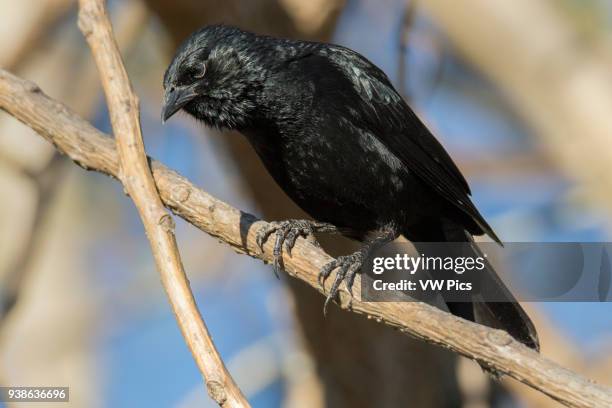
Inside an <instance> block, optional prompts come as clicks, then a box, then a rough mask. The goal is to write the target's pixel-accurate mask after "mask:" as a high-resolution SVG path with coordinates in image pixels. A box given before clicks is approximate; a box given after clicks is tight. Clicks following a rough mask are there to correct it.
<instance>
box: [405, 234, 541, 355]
mask: <svg viewBox="0 0 612 408" xmlns="http://www.w3.org/2000/svg"><path fill="white" fill-rule="evenodd" d="M404 235H405V236H406V237H407V238H409V239H410V240H411V241H412V242H413V243H414V244H415V247H416V249H417V251H419V253H422V248H419V247H423V246H425V244H422V242H462V243H466V242H467V243H468V245H469V251H470V252H472V251H473V253H474V256H475V257H482V259H484V260H485V268H484V269H483V270H482V271H481V272H480V273H482V276H481V277H480V280H479V283H480V288H481V291H480V292H481V293H486V294H487V299H499V301H495V302H488V301H485V300H484V298H483V297H482V295H481V294H475V295H471V297H470V298H469V299H466V301H465V302H450V301H448V300H446V299H445V301H446V303H447V306H448V309H449V311H450V312H451V313H452V314H454V315H456V316H459V317H462V318H464V319H467V320H471V321H473V322H476V323H480V324H483V325H485V326H489V327H492V328H495V329H502V330H505V331H507V332H508V333H509V334H510V335H511V336H512V337H514V338H515V339H516V340H518V341H520V342H521V343H523V344H525V345H526V346H528V347H530V348H532V349H534V350H536V351H539V350H540V344H539V341H538V334H537V332H536V329H535V327H534V325H533V323H532V322H531V319H530V318H529V316H528V315H527V313H526V312H525V311H524V310H523V308H522V307H521V305H520V304H519V303H518V302H517V301H516V299H515V298H514V296H512V294H511V293H510V291H509V290H508V288H506V286H505V285H504V283H503V282H502V280H501V279H500V278H499V276H498V275H497V273H496V272H495V270H494V269H493V266H492V265H491V264H490V263H489V262H487V261H486V258H485V257H484V256H483V254H482V252H481V251H480V248H478V245H476V243H475V242H474V239H473V238H472V235H471V234H470V233H468V232H467V231H465V230H464V229H463V228H460V227H458V226H456V225H454V224H450V223H449V224H448V225H444V226H443V228H440V229H439V230H438V232H437V233H435V234H434V235H432V230H431V228H429V229H428V233H427V234H426V236H424V237H423V238H425V239H421V237H419V236H418V235H416V236H415V234H414V231H413V232H412V233H410V234H408V233H407V234H404ZM438 235H439V236H438Z"/></svg>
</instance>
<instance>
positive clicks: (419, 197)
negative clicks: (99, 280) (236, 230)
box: [162, 26, 537, 348]
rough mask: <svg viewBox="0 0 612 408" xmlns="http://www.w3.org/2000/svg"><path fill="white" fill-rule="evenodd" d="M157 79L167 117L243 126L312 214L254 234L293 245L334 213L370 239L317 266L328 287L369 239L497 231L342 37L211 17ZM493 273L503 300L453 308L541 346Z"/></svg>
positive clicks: (467, 236)
mask: <svg viewBox="0 0 612 408" xmlns="http://www.w3.org/2000/svg"><path fill="white" fill-rule="evenodd" d="M164 88H165V98H166V99H165V102H164V111H163V112H162V116H163V117H162V119H163V120H166V119H168V118H169V117H170V116H172V114H174V113H175V112H176V111H178V110H180V109H183V110H185V111H186V112H188V113H189V114H191V115H192V116H193V117H195V118H197V119H199V120H201V121H203V122H205V123H206V124H208V125H210V126H215V127H218V128H229V129H236V130H238V131H240V132H241V133H243V134H244V135H245V136H246V137H247V138H248V140H249V141H250V142H251V144H252V145H253V147H254V149H255V150H256V152H257V154H258V155H259V156H260V158H261V159H262V161H263V163H264V165H265V166H266V168H267V169H268V171H269V172H270V174H271V175H272V177H273V178H274V179H275V180H276V182H277V183H278V184H279V185H280V186H281V187H282V188H283V190H284V191H285V192H286V193H287V194H288V195H289V196H290V197H291V198H292V199H293V200H294V201H295V202H296V203H297V204H298V205H299V206H300V207H302V208H303V209H304V210H305V211H306V212H307V213H309V214H310V215H311V216H312V217H313V218H315V219H316V220H317V221H319V223H318V224H317V225H314V224H308V223H307V222H305V221H300V222H301V224H300V223H297V224H296V223H293V224H292V223H291V222H285V223H277V224H275V225H274V227H273V229H269V230H268V231H265V232H264V233H263V234H262V235H261V237H260V238H261V241H263V240H265V239H266V238H267V236H268V235H270V234H271V233H274V232H276V233H277V234H281V235H282V236H281V237H280V240H277V244H278V245H277V247H279V248H277V251H276V252H277V255H278V253H279V251H280V245H281V244H282V241H283V240H285V239H286V240H287V241H288V244H289V245H287V246H288V247H289V248H290V246H291V245H290V244H292V242H294V241H295V238H296V236H297V235H303V234H306V233H309V232H312V231H316V230H330V229H331V227H330V224H331V225H333V226H334V227H335V228H338V229H339V230H340V231H342V232H343V233H344V234H346V235H348V236H351V237H353V238H357V239H360V240H362V241H365V242H366V243H367V244H366V245H365V246H364V250H362V251H360V252H359V253H357V254H353V255H351V256H348V257H340V258H338V261H337V262H335V263H334V264H332V265H329V267H328V268H326V270H324V271H323V276H324V277H326V276H327V275H328V274H329V273H330V272H331V270H332V269H335V268H338V272H337V279H336V282H335V285H334V288H335V289H337V286H338V284H339V283H340V281H341V280H342V279H343V278H344V277H347V279H348V281H347V284H348V285H349V286H350V285H351V283H352V277H353V276H354V274H355V272H356V271H357V269H358V266H359V265H360V264H361V262H363V259H364V257H365V256H367V254H368V253H369V252H370V251H371V249H372V247H373V246H374V245H380V244H383V243H385V242H388V241H391V240H393V239H395V238H396V237H397V236H399V235H400V234H403V235H404V236H406V237H407V238H408V239H410V240H411V241H413V242H426V241H451V242H452V241H471V239H472V235H482V234H488V235H489V236H490V237H491V238H493V239H494V240H496V241H498V242H499V238H498V237H497V236H496V235H495V233H494V232H493V230H492V228H491V227H490V226H489V225H488V224H487V222H486V221H485V219H484V218H483V217H482V215H481V214H480V213H479V212H478V210H477V209H476V207H475V206H474V204H473V203H472V201H471V199H470V189H469V186H468V184H467V182H466V180H465V178H464V177H463V175H462V174H461V172H460V171H459V169H458V168H457V166H456V165H455V163H454V162H453V161H452V159H451V158H450V156H449V155H448V153H447V152H446V151H445V150H444V148H443V147H442V145H441V144H440V143H439V142H438V141H437V140H436V139H435V137H434V136H433V135H432V134H431V132H430V131H429V130H428V129H427V127H426V126H425V125H424V124H423V123H422V122H421V120H420V119H419V118H418V117H417V116H416V115H415V113H414V112H413V111H412V109H411V108H410V107H409V106H408V105H407V104H406V102H405V101H404V100H403V99H402V97H401V96H400V95H399V94H398V92H397V91H396V90H395V89H394V88H393V86H392V85H391V83H390V81H389V79H388V78H387V76H386V75H385V74H384V73H383V72H382V71H381V70H380V69H379V68H378V67H376V66H375V65H374V64H372V63H371V62H370V61H368V60H367V59H366V58H364V57H363V56H361V55H360V54H358V53H356V52H354V51H352V50H350V49H348V48H345V47H341V46H338V45H331V44H323V43H314V42H303V41H293V40H285V39H276V38H271V37H265V36H257V35H255V34H252V33H248V32H244V31H241V30H239V29H237V28H233V27H227V26H210V27H206V28H203V29H202V30H200V31H198V32H196V33H194V34H193V35H192V36H191V37H190V38H189V39H187V40H186V41H185V43H184V44H183V45H182V46H181V48H180V49H179V50H178V51H177V53H176V56H175V57H174V60H173V61H172V63H171V65H170V66H169V68H168V70H167V72H166V75H165V77H164ZM488 274H489V275H490V279H491V281H492V282H493V283H494V284H495V286H496V287H499V288H500V290H501V291H503V293H504V294H506V295H507V300H508V303H507V304H503V303H500V304H493V303H485V302H478V303H474V305H471V304H468V305H465V304H460V305H454V306H453V305H449V308H450V309H451V311H453V312H455V313H457V314H459V315H462V316H463V317H467V318H471V319H472V320H477V321H481V322H482V323H485V324H488V325H490V326H494V327H500V328H505V329H506V330H508V331H509V332H510V333H511V334H512V335H513V336H515V337H516V338H517V339H519V340H521V341H523V342H524V343H526V344H528V345H530V346H531V347H534V348H537V336H536V333H535V329H534V328H533V325H532V324H531V322H530V320H529V318H528V317H527V315H526V314H525V313H524V312H523V310H522V309H521V307H520V306H519V305H518V304H517V303H516V302H515V301H514V299H513V298H512V295H511V294H510V293H509V292H508V291H507V290H506V289H505V287H504V285H503V283H502V282H501V280H499V278H498V277H497V276H496V275H495V272H494V271H493V270H492V268H489V270H488ZM500 305H502V306H500ZM453 309H455V310H453ZM479 316H480V317H479ZM482 316H486V317H482Z"/></svg>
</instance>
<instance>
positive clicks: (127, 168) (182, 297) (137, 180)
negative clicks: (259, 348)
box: [79, 0, 249, 407]
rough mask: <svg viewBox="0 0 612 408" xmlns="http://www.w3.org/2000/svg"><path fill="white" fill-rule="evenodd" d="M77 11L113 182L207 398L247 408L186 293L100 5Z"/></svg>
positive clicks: (93, 0)
mask: <svg viewBox="0 0 612 408" xmlns="http://www.w3.org/2000/svg"><path fill="white" fill-rule="evenodd" d="M79 6H80V11H79V27H80V29H81V31H82V32H83V34H84V35H85V37H86V39H87V42H88V43H89V46H90V48H91V50H92V53H93V56H94V59H95V61H96V65H97V67H98V71H99V73H100V77H101V79H102V86H103V88H104V92H105V94H106V100H107V104H108V109H109V112H110V118H111V124H112V127H113V131H114V134H115V137H116V144H117V153H118V160H119V162H118V163H117V164H118V166H117V168H118V170H119V173H118V174H117V177H118V178H119V179H120V180H121V182H122V183H123V185H124V187H125V189H126V192H127V193H128V194H129V195H130V197H131V198H132V200H133V201H134V204H135V205H136V208H137V209H138V212H139V214H140V218H141V219H142V222H143V224H144V227H145V232H146V234H147V237H148V239H149V242H150V244H151V249H152V252H153V256H154V258H155V263H156V265H157V268H158V270H159V273H160V275H161V280H162V283H163V285H164V288H165V290H166V293H167V294H168V297H169V299H170V303H171V305H172V308H173V310H174V313H175V315H176V318H177V321H178V323H179V326H180V328H181V331H182V332H183V335H184V337H185V340H186V341H187V344H188V346H189V348H190V350H191V352H192V354H193V356H194V358H195V360H196V362H197V364H198V367H199V368H200V370H201V372H202V374H203V375H204V378H205V381H206V387H207V389H208V394H209V395H210V396H211V398H213V399H214V400H215V401H216V402H217V404H219V405H220V406H228V407H248V406H249V403H248V402H247V401H246V399H245V397H244V396H243V395H242V392H241V391H240V389H239V388H238V386H237V385H236V384H235V382H234V380H233V379H232V377H231V375H230V374H229V372H228V371H227V369H226V368H225V365H224V363H223V360H222V359H221V357H220V356H219V353H218V351H217V350H216V348H215V345H214V343H213V341H212V339H211V337H210V334H209V333H208V330H207V328H206V325H205V324H204V321H203V320H202V317H201V315H200V312H199V310H198V308H197V305H196V303H195V299H194V297H193V293H192V292H191V288H190V286H189V282H188V279H187V276H186V274H185V271H184V269H183V265H182V262H181V258H180V254H179V251H178V247H177V244H176V240H175V236H174V221H173V219H172V217H171V216H170V215H169V214H168V213H167V212H166V210H165V208H164V206H163V204H162V201H161V199H160V197H159V195H158V192H157V189H156V187H155V181H154V180H153V176H152V175H151V172H150V168H149V163H148V160H147V156H146V154H145V149H144V143H143V141H142V134H141V129H140V118H139V106H138V99H137V97H136V95H135V94H134V92H133V91H132V87H131V85H130V81H129V78H128V75H127V72H126V71H125V67H124V66H123V62H122V60H121V55H120V53H119V48H118V46H117V43H116V41H115V38H114V35H113V31H112V27H111V23H110V20H109V18H108V15H107V13H106V9H105V2H104V0H80V1H79Z"/></svg>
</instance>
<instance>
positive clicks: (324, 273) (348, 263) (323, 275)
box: [319, 252, 364, 314]
mask: <svg viewBox="0 0 612 408" xmlns="http://www.w3.org/2000/svg"><path fill="white" fill-rule="evenodd" d="M363 263H364V254H363V252H355V253H353V254H351V255H344V256H339V257H338V258H336V259H334V260H333V261H331V262H329V263H328V264H326V265H325V266H324V267H323V268H321V271H320V272H319V284H321V287H323V288H325V286H324V285H325V280H326V279H327V278H328V277H329V275H330V274H331V273H332V271H333V270H334V269H337V270H338V271H337V272H336V277H335V279H334V283H333V284H332V287H331V288H330V290H329V293H328V294H327V298H326V299H325V304H324V305H323V314H327V306H328V305H329V303H330V302H331V301H332V300H333V299H335V297H336V295H337V294H338V290H339V288H340V284H341V283H342V282H343V281H344V284H345V285H346V289H347V290H348V292H349V294H350V295H351V297H352V296H353V283H354V282H355V276H357V272H358V271H359V269H360V268H361V266H362V265H363Z"/></svg>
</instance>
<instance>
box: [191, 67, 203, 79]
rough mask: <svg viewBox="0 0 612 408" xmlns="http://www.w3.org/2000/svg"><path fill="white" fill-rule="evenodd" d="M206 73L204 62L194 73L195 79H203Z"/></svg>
mask: <svg viewBox="0 0 612 408" xmlns="http://www.w3.org/2000/svg"><path fill="white" fill-rule="evenodd" d="M205 74H206V65H205V64H202V66H201V67H200V69H198V70H196V71H195V72H194V74H193V77H194V78H195V79H202V78H204V75H205Z"/></svg>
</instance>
